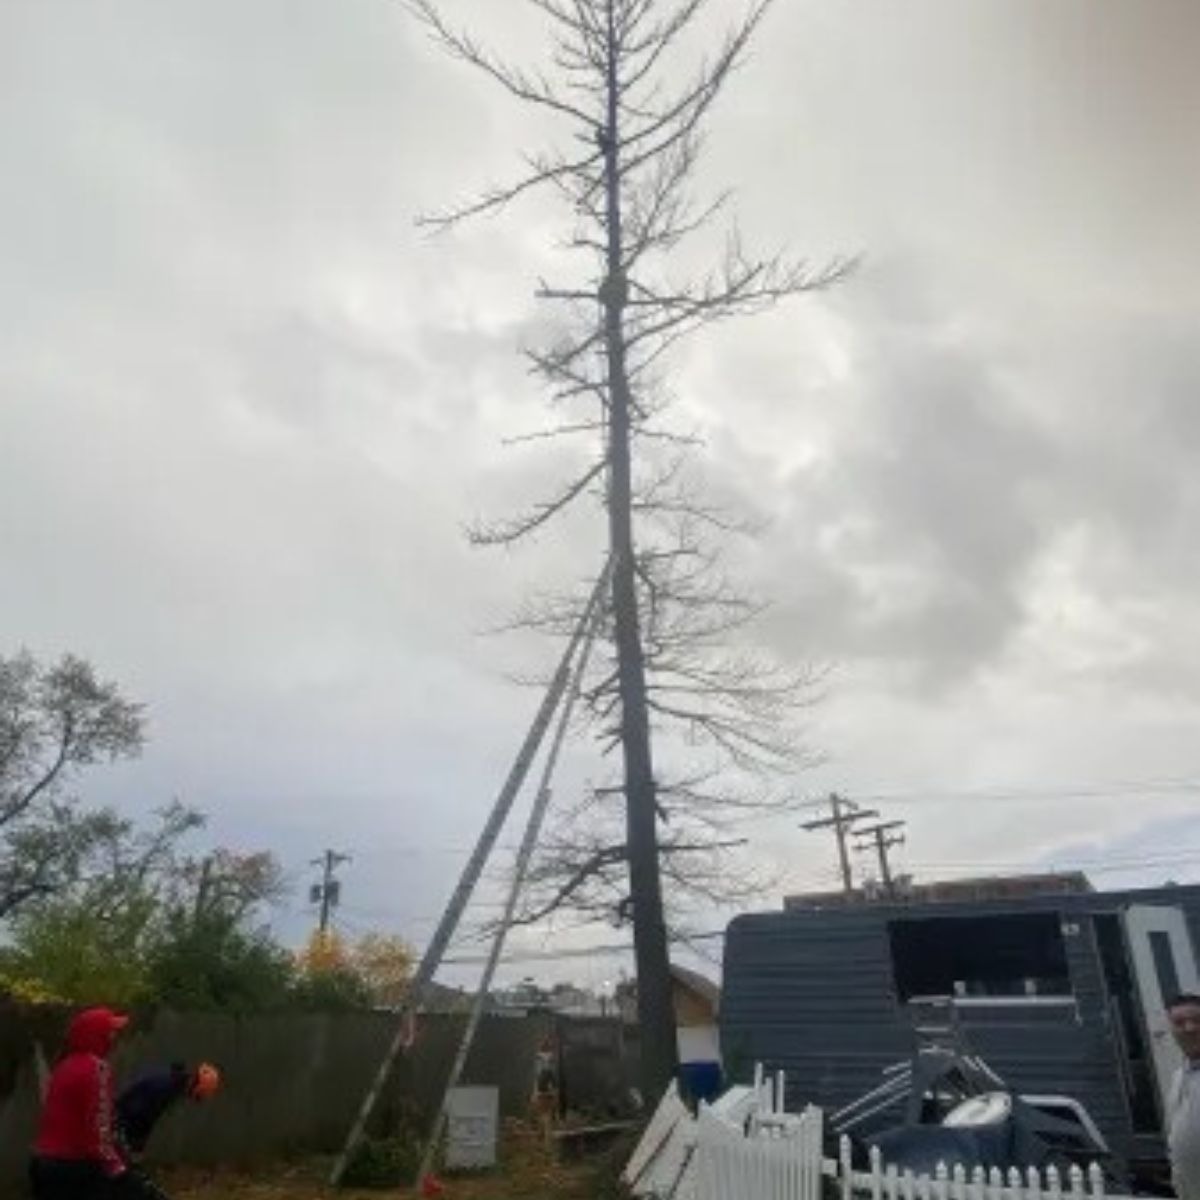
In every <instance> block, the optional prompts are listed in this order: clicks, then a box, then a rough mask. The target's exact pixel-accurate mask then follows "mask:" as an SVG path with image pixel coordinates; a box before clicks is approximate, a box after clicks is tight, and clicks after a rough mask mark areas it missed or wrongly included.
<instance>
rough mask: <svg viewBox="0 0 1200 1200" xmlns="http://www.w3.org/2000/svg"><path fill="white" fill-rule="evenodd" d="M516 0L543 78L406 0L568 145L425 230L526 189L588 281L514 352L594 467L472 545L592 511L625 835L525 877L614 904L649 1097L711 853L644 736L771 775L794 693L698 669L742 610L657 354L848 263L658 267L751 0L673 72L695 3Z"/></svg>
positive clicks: (688, 203) (788, 684) (562, 896)
mask: <svg viewBox="0 0 1200 1200" xmlns="http://www.w3.org/2000/svg"><path fill="white" fill-rule="evenodd" d="M526 2H527V3H528V4H530V5H532V6H533V8H535V9H536V10H538V12H540V13H541V14H542V15H543V16H544V18H545V20H546V22H547V25H548V28H549V46H550V56H549V63H548V65H547V66H546V67H545V68H544V69H536V68H533V67H522V66H518V65H514V64H510V63H508V62H505V61H503V60H502V59H501V58H500V57H499V56H497V55H496V54H495V53H493V52H492V51H491V50H490V49H488V48H487V47H486V46H484V45H482V44H481V43H480V42H479V41H477V40H476V39H475V38H474V37H473V36H472V35H471V34H470V33H469V32H460V31H459V30H457V29H456V28H455V27H454V26H452V25H451V24H450V23H449V22H448V21H447V19H446V18H445V17H444V16H443V14H442V12H441V10H440V9H439V8H438V7H437V6H435V5H434V4H433V3H432V0H409V3H410V7H411V8H412V9H413V11H414V12H415V13H416V14H417V16H418V17H419V18H420V20H421V21H422V22H423V23H424V24H425V26H426V27H427V28H428V30H429V31H430V33H431V34H432V35H433V37H434V38H435V39H436V41H437V42H438V43H440V44H441V45H442V46H443V47H444V48H445V49H446V50H448V51H449V52H450V53H451V54H452V55H453V56H455V57H457V58H459V59H461V60H462V61H464V62H466V63H467V64H469V65H470V66H472V67H473V68H475V69H476V70H478V71H480V72H482V73H483V74H484V75H486V76H487V77H488V78H489V79H490V80H491V81H492V82H494V83H495V84H496V85H498V86H499V87H500V88H501V89H503V90H504V91H505V92H507V93H509V94H510V95H511V96H512V97H513V98H515V99H516V100H518V101H520V102H522V103H523V104H525V105H528V106H531V107H533V108H535V109H540V110H544V111H546V112H549V113H551V114H554V115H555V116H557V117H560V118H562V120H563V122H564V123H565V125H566V126H567V128H568V129H569V130H570V131H571V133H572V134H573V135H574V136H573V137H572V138H571V139H570V140H569V141H568V142H567V143H566V144H567V145H569V146H570V149H569V150H558V149H555V150H550V151H547V152H542V153H537V154H534V155H532V156H530V157H528V158H527V160H526V161H527V164H528V165H527V170H526V171H525V173H523V174H522V175H520V176H518V177H517V178H516V179H515V180H513V181H511V182H509V183H507V184H504V185H501V186H497V187H493V188H491V189H489V190H488V191H486V192H484V193H483V194H482V195H481V196H479V197H478V198H476V199H475V200H473V201H471V202H469V203H466V204H464V205H462V206H460V207H457V208H453V209H451V210H449V211H447V212H444V213H442V214H440V215H437V216H432V217H429V218H426V223H427V224H428V225H429V226H431V227H432V228H434V229H443V230H444V229H448V228H451V227H453V226H455V225H457V224H458V223H460V222H462V221H464V220H466V219H468V218H472V217H478V216H483V215H486V214H494V213H498V212H500V211H501V210H503V209H505V208H507V207H508V206H509V205H510V204H511V203H512V202H513V201H515V200H517V199H519V198H521V197H523V196H525V195H527V194H528V193H530V192H533V191H535V190H538V189H543V188H549V189H553V190H555V191H557V192H558V193H560V194H561V195H562V197H563V198H564V199H565V200H566V202H567V204H568V205H569V207H570V211H571V213H572V214H573V226H572V229H571V232H570V235H569V239H568V246H569V247H570V248H572V249H575V250H578V251H580V253H581V258H582V261H583V262H584V264H585V265H584V267H583V268H582V269H581V271H580V274H579V277H578V278H577V279H576V280H574V281H571V282H569V283H561V284H551V283H547V282H543V283H542V284H541V285H540V287H539V289H538V295H539V296H540V297H541V298H542V299H545V300H547V301H551V302H553V303H555V304H556V305H558V306H559V307H560V309H561V310H562V312H563V313H564V315H565V316H566V318H567V320H566V322H565V327H566V331H565V332H563V333H562V335H561V336H560V337H558V338H557V339H556V340H555V341H554V342H553V343H552V344H551V345H548V346H545V347H542V348H539V349H533V350H530V351H528V356H529V363H530V367H531V369H532V370H533V372H534V373H535V374H536V375H537V376H539V377H540V378H541V379H542V380H544V381H545V383H546V384H547V385H548V386H549V389H550V393H551V398H552V401H553V404H554V405H555V407H556V409H557V410H558V411H560V412H562V413H563V414H564V415H563V416H562V417H561V418H559V419H558V420H557V421H556V424H555V425H554V426H553V427H552V428H551V429H549V430H546V431H544V433H542V434H540V435H537V436H538V437H546V436H562V437H588V436H591V437H592V438H594V440H595V444H596V446H597V453H596V455H595V457H594V458H593V459H592V461H591V462H590V463H588V465H587V466H586V467H585V468H584V469H583V470H582V471H581V473H580V474H579V475H578V476H577V477H576V478H574V479H572V480H569V481H568V482H566V483H565V484H564V485H563V486H562V487H561V488H560V489H559V490H558V491H557V492H555V493H554V494H553V495H551V496H550V497H549V498H548V499H547V500H545V501H544V502H542V503H540V504H538V505H536V506H535V507H534V508H532V509H531V510H530V511H528V512H527V513H524V514H522V515H520V516H518V517H517V518H515V519H513V520H510V521H506V522H503V523H499V524H493V525H489V526H486V527H483V528H480V529H479V530H477V531H476V540H477V541H478V542H480V543H483V544H507V543H511V542H514V541H517V540H519V539H521V538H523V537H526V536H528V535H529V534H531V533H533V532H534V531H536V530H539V529H541V528H543V527H544V526H546V525H547V524H548V523H549V522H550V521H552V520H553V519H554V518H556V517H558V516H559V515H561V514H562V513H564V512H566V511H567V510H568V509H569V508H571V507H572V506H573V505H574V504H576V503H577V502H578V501H579V500H581V499H583V498H585V497H592V496H594V497H597V498H599V500H600V503H601V504H602V506H603V509H604V511H605V513H606V516H607V535H608V537H607V540H608V543H609V549H610V553H611V556H612V564H613V571H612V593H611V606H610V627H609V630H608V632H609V635H610V638H611V646H612V657H611V660H610V662H609V664H608V670H607V672H606V673H604V674H603V675H602V677H601V678H600V679H599V681H598V682H597V683H596V685H595V687H594V688H593V689H592V690H591V691H590V693H589V696H588V699H589V702H590V704H591V707H592V710H593V712H594V713H595V714H596V715H598V716H599V717H600V718H601V719H602V721H603V730H602V736H603V737H605V738H606V739H607V742H608V744H609V745H610V746H613V747H618V746H619V748H620V750H621V754H622V762H623V770H622V776H623V777H622V780H621V786H620V794H621V795H623V797H624V801H625V805H624V809H625V812H624V826H625V829H624V836H623V837H622V838H619V839H618V840H616V841H612V840H611V839H593V843H594V844H590V845H589V844H588V843H587V842H582V843H581V842H580V841H579V840H578V839H572V840H568V841H567V842H565V843H563V844H561V845H557V846H556V845H554V844H551V846H550V847H548V852H547V854H545V855H544V856H543V859H542V862H541V863H540V864H539V867H538V869H537V872H535V875H536V876H537V878H540V879H541V881H542V882H543V883H549V885H550V888H551V894H550V895H549V897H548V901H549V902H550V904H551V906H552V907H555V906H559V905H563V904H567V903H574V904H575V905H576V906H582V907H585V908H586V907H587V905H588V904H592V903H596V902H597V900H598V898H600V899H602V898H603V897H604V896H605V894H606V893H608V892H611V896H610V897H609V901H610V903H611V905H612V906H613V907H614V908H615V909H616V910H617V911H618V912H619V913H620V914H621V915H622V916H625V915H628V916H630V917H631V918H632V921H633V927H634V942H635V953H636V960H637V972H638V982H639V986H638V1008H639V1019H640V1022H641V1026H642V1031H643V1038H642V1041H643V1046H644V1048H645V1050H644V1053H643V1063H642V1067H643V1083H644V1085H645V1087H646V1089H647V1092H648V1094H657V1092H658V1091H659V1090H660V1089H661V1088H662V1086H663V1085H664V1084H665V1082H666V1080H667V1079H668V1078H669V1076H670V1074H671V1072H672V1069H673V1064H674V1044H675V1042H674V1034H673V1031H674V1022H673V1015H672V1007H671V995H670V974H669V966H668V958H667V942H668V935H667V928H666V923H665V919H664V913H663V900H662V883H661V873H662V872H663V870H664V869H665V870H667V872H668V873H672V872H674V873H676V874H683V873H685V868H684V867H683V866H681V864H682V863H685V862H686V861H687V860H688V858H689V856H690V857H691V859H692V860H693V862H695V861H702V860H703V859H704V856H711V855H712V854H713V853H717V852H719V850H720V848H721V846H720V844H719V840H718V841H714V839H713V838H712V837H711V836H710V837H708V838H707V839H706V841H705V842H704V843H703V844H701V842H700V841H698V840H697V839H696V838H694V837H692V836H691V835H690V834H680V833H676V832H672V833H671V834H669V835H668V836H665V837H663V839H662V840H661V842H660V838H659V825H660V822H662V821H663V820H665V819H666V818H668V817H669V816H670V815H671V808H672V807H674V809H675V810H676V811H679V810H684V811H688V812H690V813H692V814H697V813H702V811H703V809H704V808H705V803H706V799H709V798H711V799H714V800H715V799H716V797H715V795H714V796H712V797H706V793H705V791H704V787H705V781H706V779H708V778H710V776H709V774H708V773H705V774H703V775H701V776H699V777H697V778H694V779H692V780H691V781H685V782H683V783H680V784H679V785H677V787H676V788H675V790H674V791H667V790H665V789H660V788H659V787H658V785H657V783H656V775H655V768H654V760H653V756H652V752H651V731H652V727H653V726H662V725H671V726H675V727H679V728H681V729H682V730H683V733H684V736H685V739H688V740H690V741H692V742H695V741H701V742H705V743H707V744H708V745H710V746H714V747H715V748H717V749H718V750H720V751H721V752H723V754H724V755H725V757H726V758H727V759H729V760H731V761H732V762H733V764H734V765H741V766H747V765H754V766H762V765H764V764H770V763H772V762H773V763H774V764H776V765H778V763H779V762H780V761H781V758H784V757H786V747H785V746H783V745H781V743H780V741H779V739H778V738H777V737H776V736H775V734H776V733H777V732H778V730H779V729H780V728H781V726H782V722H781V718H782V717H783V715H784V713H785V710H789V709H791V708H792V707H794V705H795V703H796V700H797V685H798V684H801V685H802V684H803V683H804V682H805V681H803V680H800V681H797V680H795V679H785V678H784V677H782V676H778V675H773V674H771V673H770V672H768V674H767V675H765V676H764V675H763V674H762V673H760V672H757V671H755V670H754V667H753V665H752V664H751V663H748V662H746V661H743V660H738V659H737V658H736V656H732V655H726V656H725V657H724V658H722V657H721V656H720V655H719V654H718V655H716V656H715V657H714V654H713V650H714V647H715V646H716V645H717V644H718V643H719V641H720V640H721V639H725V640H726V641H727V640H728V638H729V636H730V635H731V633H732V632H733V631H734V630H736V628H737V627H738V626H739V625H740V624H741V623H742V622H744V620H745V619H746V618H747V616H748V615H749V613H750V606H748V605H747V604H746V603H745V601H743V600H741V599H740V598H739V597H737V596H736V594H735V593H734V592H733V590H732V589H730V588H728V586H727V585H726V584H725V583H724V582H722V581H721V580H720V579H719V578H718V579H717V580H716V582H714V580H713V575H712V567H713V564H712V562H711V558H710V557H709V555H707V554H706V553H705V551H704V549H703V546H702V543H701V539H700V538H699V537H698V534H699V533H701V532H702V531H703V530H704V529H706V528H707V529H713V530H720V529H721V528H722V527H723V525H724V520H723V518H722V516H721V515H720V514H719V513H717V512H715V511H713V510H711V509H709V508H707V507H706V506H704V505H703V504H701V503H698V502H697V500H696V499H695V496H694V494H693V493H692V492H691V491H690V490H689V489H688V488H687V487H686V486H685V476H686V472H685V471H683V469H682V467H681V465H680V462H679V460H678V458H677V457H676V458H673V457H672V455H673V454H674V452H676V451H683V450H684V449H685V448H686V445H685V443H686V441H687V439H686V438H680V437H679V436H678V435H677V434H676V433H674V432H673V431H671V430H670V429H669V428H667V427H665V426H664V425H663V424H662V421H661V418H662V417H663V414H664V411H665V409H666V408H667V400H668V396H667V393H666V389H665V388H664V386H663V383H664V376H663V365H664V361H665V356H666V355H667V354H668V352H669V351H670V350H671V348H672V347H674V346H676V345H677V344H678V343H679V342H680V340H681V339H683V338H685V337H687V336H688V335H689V334H691V333H693V332H695V331H697V330H698V329H701V328H703V327H705V326H707V325H709V324H711V323H713V322H715V321H720V320H723V319H726V318H729V317H733V316H738V315H745V314H750V313H754V312H757V311H760V310H762V309H765V308H767V307H769V306H771V305H773V304H775V303H776V302H778V301H780V300H783V299H786V298H788V297H792V296H796V295H799V294H801V293H804V292H808V291H812V290H814V289H818V288H823V287H826V286H828V285H830V284H832V283H834V282H835V281H836V280H838V279H839V278H841V277H842V275H843V274H844V273H845V271H846V270H847V267H848V264H847V263H845V262H843V261H836V262H833V263H831V264H829V265H826V266H823V267H818V268H815V269H814V268H810V267H808V266H807V265H806V264H805V263H803V262H792V261H789V260H787V259H785V258H782V257H773V258H756V257H754V256H751V255H748V254H747V253H746V252H745V251H744V250H743V247H742V244H741V241H740V239H739V238H738V237H737V235H736V233H734V234H731V235H729V236H728V238H727V239H726V242H725V250H724V253H723V255H722V256H721V258H720V261H719V263H718V265H717V266H715V267H714V268H713V269H711V270H709V271H707V272H704V273H702V274H700V275H699V276H698V277H693V278H690V279H680V278H679V277H678V276H677V275H676V274H675V273H674V271H673V270H672V260H673V258H674V257H675V254H674V252H676V251H677V250H678V249H679V247H680V246H681V244H682V243H684V242H685V240H686V239H688V238H689V237H692V236H693V235H695V234H698V233H699V232H700V231H702V230H704V229H705V228H706V227H708V226H709V224H710V223H711V222H712V221H713V220H714V219H715V218H716V217H717V216H718V214H719V213H720V211H721V209H722V208H723V207H724V204H725V200H726V198H725V197H719V198H718V199H717V200H716V201H715V202H712V203H707V204H699V203H697V202H696V201H695V200H694V199H693V196H692V193H691V189H690V183H691V180H692V176H693V172H694V169H695V166H696V163H697V157H698V152H699V146H700V133H701V129H702V126H703V124H704V121H705V118H706V117H707V116H708V114H709V112H710V111H711V109H712V106H713V104H714V102H715V100H716V99H717V97H718V95H719V94H720V93H721V91H722V89H723V87H724V86H725V84H726V83H727V82H728V81H729V79H730V77H731V75H732V73H733V71H734V70H735V68H736V67H737V66H738V65H739V63H740V62H741V61H742V60H743V57H744V55H745V52H746V49H747V47H748V45H749V43H750V40H751V38H752V37H753V35H754V34H755V33H756V32H757V31H758V29H759V27H760V26H761V24H762V21H763V19H764V17H765V15H766V13H767V10H768V8H769V7H770V0H747V4H748V6H747V8H746V10H745V12H744V14H743V16H742V17H741V19H740V20H739V21H737V23H736V24H735V25H734V26H733V28H732V29H731V30H730V31H729V32H728V33H727V34H726V36H725V37H724V38H723V40H721V41H720V42H719V43H718V44H717V45H716V48H715V50H714V51H713V52H711V53H710V55H709V56H708V57H707V58H706V59H705V60H704V61H702V62H701V63H700V65H699V66H697V67H695V68H692V69H686V70H683V71H681V70H680V69H679V68H678V67H677V66H676V64H675V62H674V59H675V57H676V55H677V54H678V52H680V51H682V50H683V49H684V46H685V42H686V41H687V40H688V39H689V38H691V37H692V36H693V35H695V34H696V33H698V32H699V31H700V29H701V24H702V20H703V18H704V17H705V16H706V15H707V12H708V10H710V9H711V8H712V7H713V6H712V4H711V0H526ZM568 410H569V411H568ZM555 618H556V614H555V613H554V612H553V610H551V611H549V612H547V611H545V610H543V611H542V612H541V613H540V614H539V616H538V619H539V620H540V621H541V622H542V623H544V624H548V625H553V624H554V621H555ZM764 719H766V720H767V722H768V726H766V727H764V725H763V721H764ZM626 872H627V873H628V889H627V890H626V889H625V888H624V885H623V882H622V877H623V876H624V875H625V873H626ZM693 878H694V876H693ZM547 911H549V910H547Z"/></svg>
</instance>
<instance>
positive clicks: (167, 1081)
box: [117, 1063, 191, 1154]
mask: <svg viewBox="0 0 1200 1200" xmlns="http://www.w3.org/2000/svg"><path fill="white" fill-rule="evenodd" d="M190 1079H191V1075H190V1073H189V1072H188V1070H187V1068H186V1067H184V1066H183V1065H182V1064H180V1063H172V1065H171V1066H170V1067H169V1068H168V1069H167V1070H165V1071H154V1072H152V1073H151V1074H149V1075H143V1076H142V1077H141V1078H140V1079H136V1080H134V1082H133V1083H131V1084H130V1085H129V1086H128V1087H127V1088H126V1089H125V1090H124V1091H123V1092H122V1093H121V1094H120V1095H119V1096H118V1097H117V1127H118V1129H119V1131H120V1137H121V1142H122V1144H123V1145H124V1146H125V1147H126V1148H127V1149H129V1150H131V1151H132V1152H133V1153H134V1154H141V1153H142V1151H144V1150H145V1149H146V1142H147V1141H149V1139H150V1134H151V1133H153V1132H154V1127H155V1125H157V1124H158V1122H159V1119H160V1118H161V1117H162V1115H163V1113H165V1112H166V1111H167V1109H169V1108H170V1107H171V1105H173V1104H175V1103H176V1102H177V1101H179V1100H182V1099H183V1098H184V1096H186V1095H187V1089H188V1083H189V1080H190Z"/></svg>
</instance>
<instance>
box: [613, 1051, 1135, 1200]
mask: <svg viewBox="0 0 1200 1200" xmlns="http://www.w3.org/2000/svg"><path fill="white" fill-rule="evenodd" d="M785 1085H786V1081H785V1079H784V1076H783V1074H782V1072H780V1073H778V1074H776V1075H773V1076H768V1074H767V1073H766V1072H765V1071H764V1070H763V1069H762V1067H761V1066H760V1067H758V1068H757V1069H756V1071H755V1074H754V1082H753V1085H752V1086H751V1087H748V1088H741V1089H732V1090H731V1092H730V1093H728V1094H727V1095H726V1096H725V1097H723V1098H722V1099H721V1100H718V1101H717V1102H716V1103H715V1104H714V1105H712V1106H711V1107H710V1106H709V1105H705V1104H702V1105H700V1108H699V1112H698V1113H697V1115H696V1117H695V1118H692V1117H691V1116H690V1114H687V1113H686V1109H685V1108H684V1106H683V1105H682V1104H680V1102H679V1099H678V1096H677V1095H674V1094H670V1093H669V1094H668V1096H667V1097H666V1098H664V1104H663V1105H662V1106H661V1107H660V1112H659V1113H657V1114H656V1117H655V1120H654V1121H652V1122H651V1126H650V1128H649V1129H648V1130H647V1136H646V1137H644V1138H643V1140H642V1145H641V1146H640V1147H639V1150H638V1153H637V1154H635V1156H634V1160H633V1161H631V1163H630V1168H632V1169H630V1168H627V1170H626V1179H627V1180H628V1181H629V1182H631V1183H632V1184H633V1185H634V1186H633V1190H634V1192H635V1194H637V1195H640V1196H644V1197H647V1198H649V1197H653V1198H654V1200H823V1196H824V1192H823V1184H824V1181H825V1179H826V1178H828V1179H829V1180H830V1183H831V1186H832V1188H833V1190H834V1192H835V1194H837V1195H838V1197H839V1200H1131V1198H1129V1197H1124V1196H1110V1195H1108V1193H1107V1191H1106V1189H1105V1179H1104V1172H1103V1170H1102V1169H1101V1167H1100V1166H1099V1164H1096V1163H1093V1164H1091V1165H1090V1166H1089V1167H1088V1168H1087V1170H1086V1171H1085V1170H1083V1169H1081V1168H1080V1167H1078V1166H1073V1167H1071V1168H1070V1170H1068V1171H1067V1172H1066V1173H1065V1178H1064V1174H1063V1172H1060V1171H1059V1170H1058V1169H1056V1168H1055V1167H1053V1166H1051V1167H1048V1168H1047V1169H1046V1170H1045V1171H1044V1172H1042V1171H1038V1170H1037V1169H1036V1168H1033V1167H1030V1168H1028V1169H1027V1170H1025V1171H1020V1170H1018V1169H1017V1168H1015V1167H1014V1168H1011V1169H1010V1170H1009V1171H1008V1172H1007V1173H1005V1172H1002V1171H1000V1170H998V1169H996V1168H992V1169H991V1170H984V1169H983V1168H982V1167H976V1168H975V1169H974V1170H972V1171H970V1172H968V1171H967V1170H966V1169H965V1168H964V1167H963V1166H962V1165H960V1164H955V1165H953V1166H947V1165H946V1164H939V1165H938V1167H937V1169H936V1170H935V1171H934V1172H933V1174H932V1175H929V1174H924V1173H922V1174H915V1173H914V1172H913V1171H911V1170H907V1169H906V1170H899V1169H898V1168H897V1167H896V1166H895V1164H891V1163H885V1162H884V1161H883V1156H882V1154H881V1153H880V1151H879V1149H878V1148H877V1147H872V1149H871V1151H870V1154H869V1166H868V1169H867V1170H865V1171H862V1170H856V1169H855V1167H854V1159H853V1147H852V1144H851V1142H850V1139H849V1138H848V1137H842V1138H840V1139H839V1141H838V1146H837V1157H836V1158H832V1159H826V1158H825V1150H824V1142H823V1133H824V1114H823V1113H822V1112H821V1111H820V1110H819V1109H816V1108H813V1107H809V1108H806V1109H805V1110H804V1111H803V1112H800V1113H789V1112H787V1111H786V1086H785Z"/></svg>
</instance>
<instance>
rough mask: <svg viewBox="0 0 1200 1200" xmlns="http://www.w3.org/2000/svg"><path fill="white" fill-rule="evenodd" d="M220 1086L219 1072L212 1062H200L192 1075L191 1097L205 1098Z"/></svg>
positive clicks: (213, 1093)
mask: <svg viewBox="0 0 1200 1200" xmlns="http://www.w3.org/2000/svg"><path fill="white" fill-rule="evenodd" d="M220 1086H221V1072H220V1071H218V1070H217V1068H216V1067H214V1066H213V1065H212V1063H201V1064H200V1065H199V1066H198V1067H197V1068H196V1073H195V1074H194V1075H193V1077H192V1090H191V1094H192V1099H193V1100H207V1099H208V1098H209V1097H210V1096H212V1095H215V1094H216V1092H217V1090H218V1089H219V1088H220Z"/></svg>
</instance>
